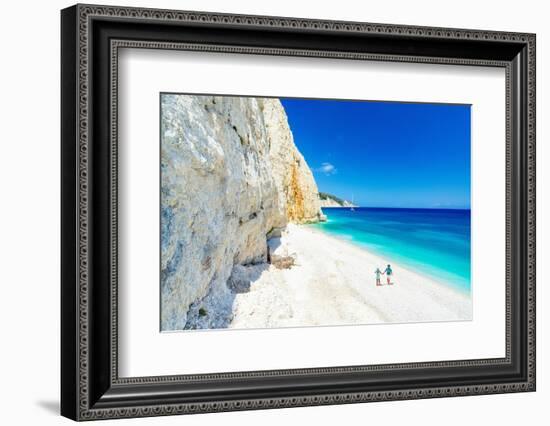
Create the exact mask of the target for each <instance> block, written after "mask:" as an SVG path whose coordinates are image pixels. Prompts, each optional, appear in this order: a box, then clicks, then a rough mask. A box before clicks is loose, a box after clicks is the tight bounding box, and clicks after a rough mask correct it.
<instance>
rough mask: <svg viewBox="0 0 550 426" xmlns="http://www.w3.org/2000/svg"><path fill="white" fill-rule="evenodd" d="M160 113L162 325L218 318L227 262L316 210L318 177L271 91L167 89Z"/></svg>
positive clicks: (263, 250) (221, 320)
mask: <svg viewBox="0 0 550 426" xmlns="http://www.w3.org/2000/svg"><path fill="white" fill-rule="evenodd" d="M161 120H162V122H161V138H162V143H161V329H162V330H181V329H184V328H219V327H224V326H227V323H228V321H230V319H231V318H230V315H231V304H232V294H233V290H232V288H231V286H228V280H229V278H230V277H231V274H232V271H233V269H234V268H235V267H236V266H238V265H251V264H261V263H263V262H266V260H267V256H268V248H267V247H268V245H267V239H268V238H269V237H272V236H273V237H277V236H278V235H280V231H281V230H282V229H284V227H285V226H286V225H287V223H288V222H289V221H290V222H295V223H305V222H314V221H318V220H319V219H320V218H322V213H321V210H320V204H319V198H318V190H317V185H316V184H315V180H314V178H313V175H312V173H311V170H310V169H309V167H308V165H307V163H306V162H305V160H304V158H303V157H302V155H301V154H300V152H299V151H298V150H297V148H296V146H295V145H294V141H293V137H292V133H291V131H290V128H289V126H288V121H287V117H286V114H285V111H284V108H283V106H282V105H281V103H280V102H279V100H277V99H259V98H239V97H213V96H190V95H171V94H165V95H163V96H162V117H161Z"/></svg>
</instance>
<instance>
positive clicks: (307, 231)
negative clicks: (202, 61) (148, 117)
mask: <svg viewBox="0 0 550 426" xmlns="http://www.w3.org/2000/svg"><path fill="white" fill-rule="evenodd" d="M470 127H471V106H470V105H466V104H441V103H414V102H394V101H392V102H388V101H367V100H364V101H363V100H343V99H306V98H290V97H280V98H274V97H270V98H268V97H251V96H233V95H231V96H230V95H223V96H222V95H204V94H200V95H199V94H181V93H161V94H160V153H161V164H160V272H159V274H160V289H159V291H160V331H162V332H168V331H184V330H212V329H265V328H283V327H312V326H352V325H369V324H403V323H422V322H437V321H441V322H442V321H470V320H472V311H473V298H472V285H473V283H472V281H471V203H470V198H471V196H470V194H471V188H470V187H471V180H470V169H471V146H470V144H471V129H470Z"/></svg>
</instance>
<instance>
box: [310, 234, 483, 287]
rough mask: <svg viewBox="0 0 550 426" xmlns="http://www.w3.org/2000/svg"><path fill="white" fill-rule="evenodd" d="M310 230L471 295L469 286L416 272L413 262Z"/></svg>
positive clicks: (432, 274) (430, 274) (423, 272)
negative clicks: (400, 259)
mask: <svg viewBox="0 0 550 426" xmlns="http://www.w3.org/2000/svg"><path fill="white" fill-rule="evenodd" d="M310 229H311V231H312V232H316V233H319V234H321V235H326V236H327V237H330V238H334V239H336V240H338V241H340V242H342V243H344V244H348V245H350V246H352V247H355V248H358V249H360V250H363V251H365V252H367V253H368V254H369V255H370V256H372V257H377V258H379V259H385V260H384V262H388V263H389V264H391V265H394V264H395V265H398V264H401V265H403V264H404V265H405V266H401V268H402V269H403V270H406V271H408V272H409V273H414V274H417V275H422V276H424V277H425V278H426V279H429V280H431V281H434V282H437V283H438V284H441V285H444V286H446V287H449V288H450V289H453V290H456V291H457V292H459V293H461V294H464V295H466V296H469V295H471V291H472V290H471V286H469V287H468V288H465V287H464V286H462V285H460V284H458V283H453V282H451V281H450V280H449V279H446V278H445V277H443V276H438V275H437V273H431V272H429V271H423V270H417V269H415V266H414V265H413V262H409V261H399V260H397V259H396V258H395V256H394V255H392V254H388V255H386V254H384V253H378V252H376V251H374V250H373V249H371V248H370V247H367V245H366V244H363V243H361V242H355V241H354V240H353V238H346V237H345V236H339V235H336V234H332V233H330V232H325V231H323V230H321V229H319V228H316V227H311V228H310ZM381 269H382V268H381Z"/></svg>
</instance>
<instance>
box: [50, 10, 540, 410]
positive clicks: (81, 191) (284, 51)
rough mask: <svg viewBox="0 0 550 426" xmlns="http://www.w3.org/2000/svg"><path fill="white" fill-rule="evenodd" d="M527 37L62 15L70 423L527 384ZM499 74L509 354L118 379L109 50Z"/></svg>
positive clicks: (531, 126)
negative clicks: (502, 80) (502, 78)
mask: <svg viewBox="0 0 550 426" xmlns="http://www.w3.org/2000/svg"><path fill="white" fill-rule="evenodd" d="M535 42H536V38H535V35H534V34H524V33H510V32H495V31H479V30H463V29H449V28H427V27H413V26H403V25H386V24H369V23H358V22H335V21H324V20H308V19H293V18H281V17H268V16H243V15H229V14H217V13H202V12H185V11H170V10H155V9H141V8H129V7H106V6H97V5H75V6H72V7H69V8H67V9H64V10H62V12H61V53H62V55H61V69H62V73H61V89H62V90H61V100H62V111H61V113H62V114H61V135H62V137H61V162H62V170H61V193H62V197H61V199H62V209H61V211H62V215H61V223H62V231H61V241H62V248H61V255H62V256H61V257H62V265H61V272H62V274H61V414H62V415H64V416H66V417H69V418H71V419H74V420H91V419H105V418H121V417H140V416H159V415H170V414H184V413H204V412H215V411H229V410H246V409H265V408H277V407H292V406H308V405H321V404H343V403H354V402H366V401H381V400H400V399H415V398H434V397H444V396H464V395H478V394H490V393H504V392H522V391H534V390H535ZM125 46H127V47H136V48H139V47H144V48H145V47H146V48H157V49H181V48H189V49H190V48H193V49H196V50H205V51H208V50H216V51H228V52H234V53H242V54H246V53H260V54H265V55H289V54H291V55H298V56H314V57H328V58H345V59H350V60H390V61H398V62H423V63H443V64H445V63H449V64H459V65H464V66H469V65H484V66H493V67H503V68H505V69H506V115H507V116H506V126H507V129H506V135H507V136H506V148H507V158H506V162H507V164H506V182H507V183H506V186H507V187H506V196H507V211H506V229H503V230H502V232H505V233H506V304H507V306H506V313H507V315H506V322H507V325H506V336H507V337H506V339H507V341H506V357H504V358H497V359H480V360H459V361H445V362H443V361H442V362H430V363H411V364H386V365H377V366H368V365H367V366H347V367H341V366H338V367H336V366H326V368H317V369H302V370H274V371H267V372H266V371H256V372H243V373H220V374H210V375H195V376H160V377H136V378H119V377H118V369H117V363H118V359H117V335H118V334H117V333H118V329H117V309H116V308H117V269H116V268H117V215H116V212H117V167H116V165H117V164H116V160H117V150H116V149H117V146H116V118H117V110H116V89H117V84H118V80H117V68H116V66H117V49H118V48H120V47H125Z"/></svg>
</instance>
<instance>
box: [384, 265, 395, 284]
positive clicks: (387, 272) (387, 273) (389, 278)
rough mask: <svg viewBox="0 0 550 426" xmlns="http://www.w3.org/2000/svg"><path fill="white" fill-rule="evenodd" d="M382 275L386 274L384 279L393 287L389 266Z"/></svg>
mask: <svg viewBox="0 0 550 426" xmlns="http://www.w3.org/2000/svg"><path fill="white" fill-rule="evenodd" d="M384 274H386V278H387V280H388V285H393V283H392V282H391V276H392V275H393V271H392V269H391V265H388V266H387V267H386V269H385V270H384Z"/></svg>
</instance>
